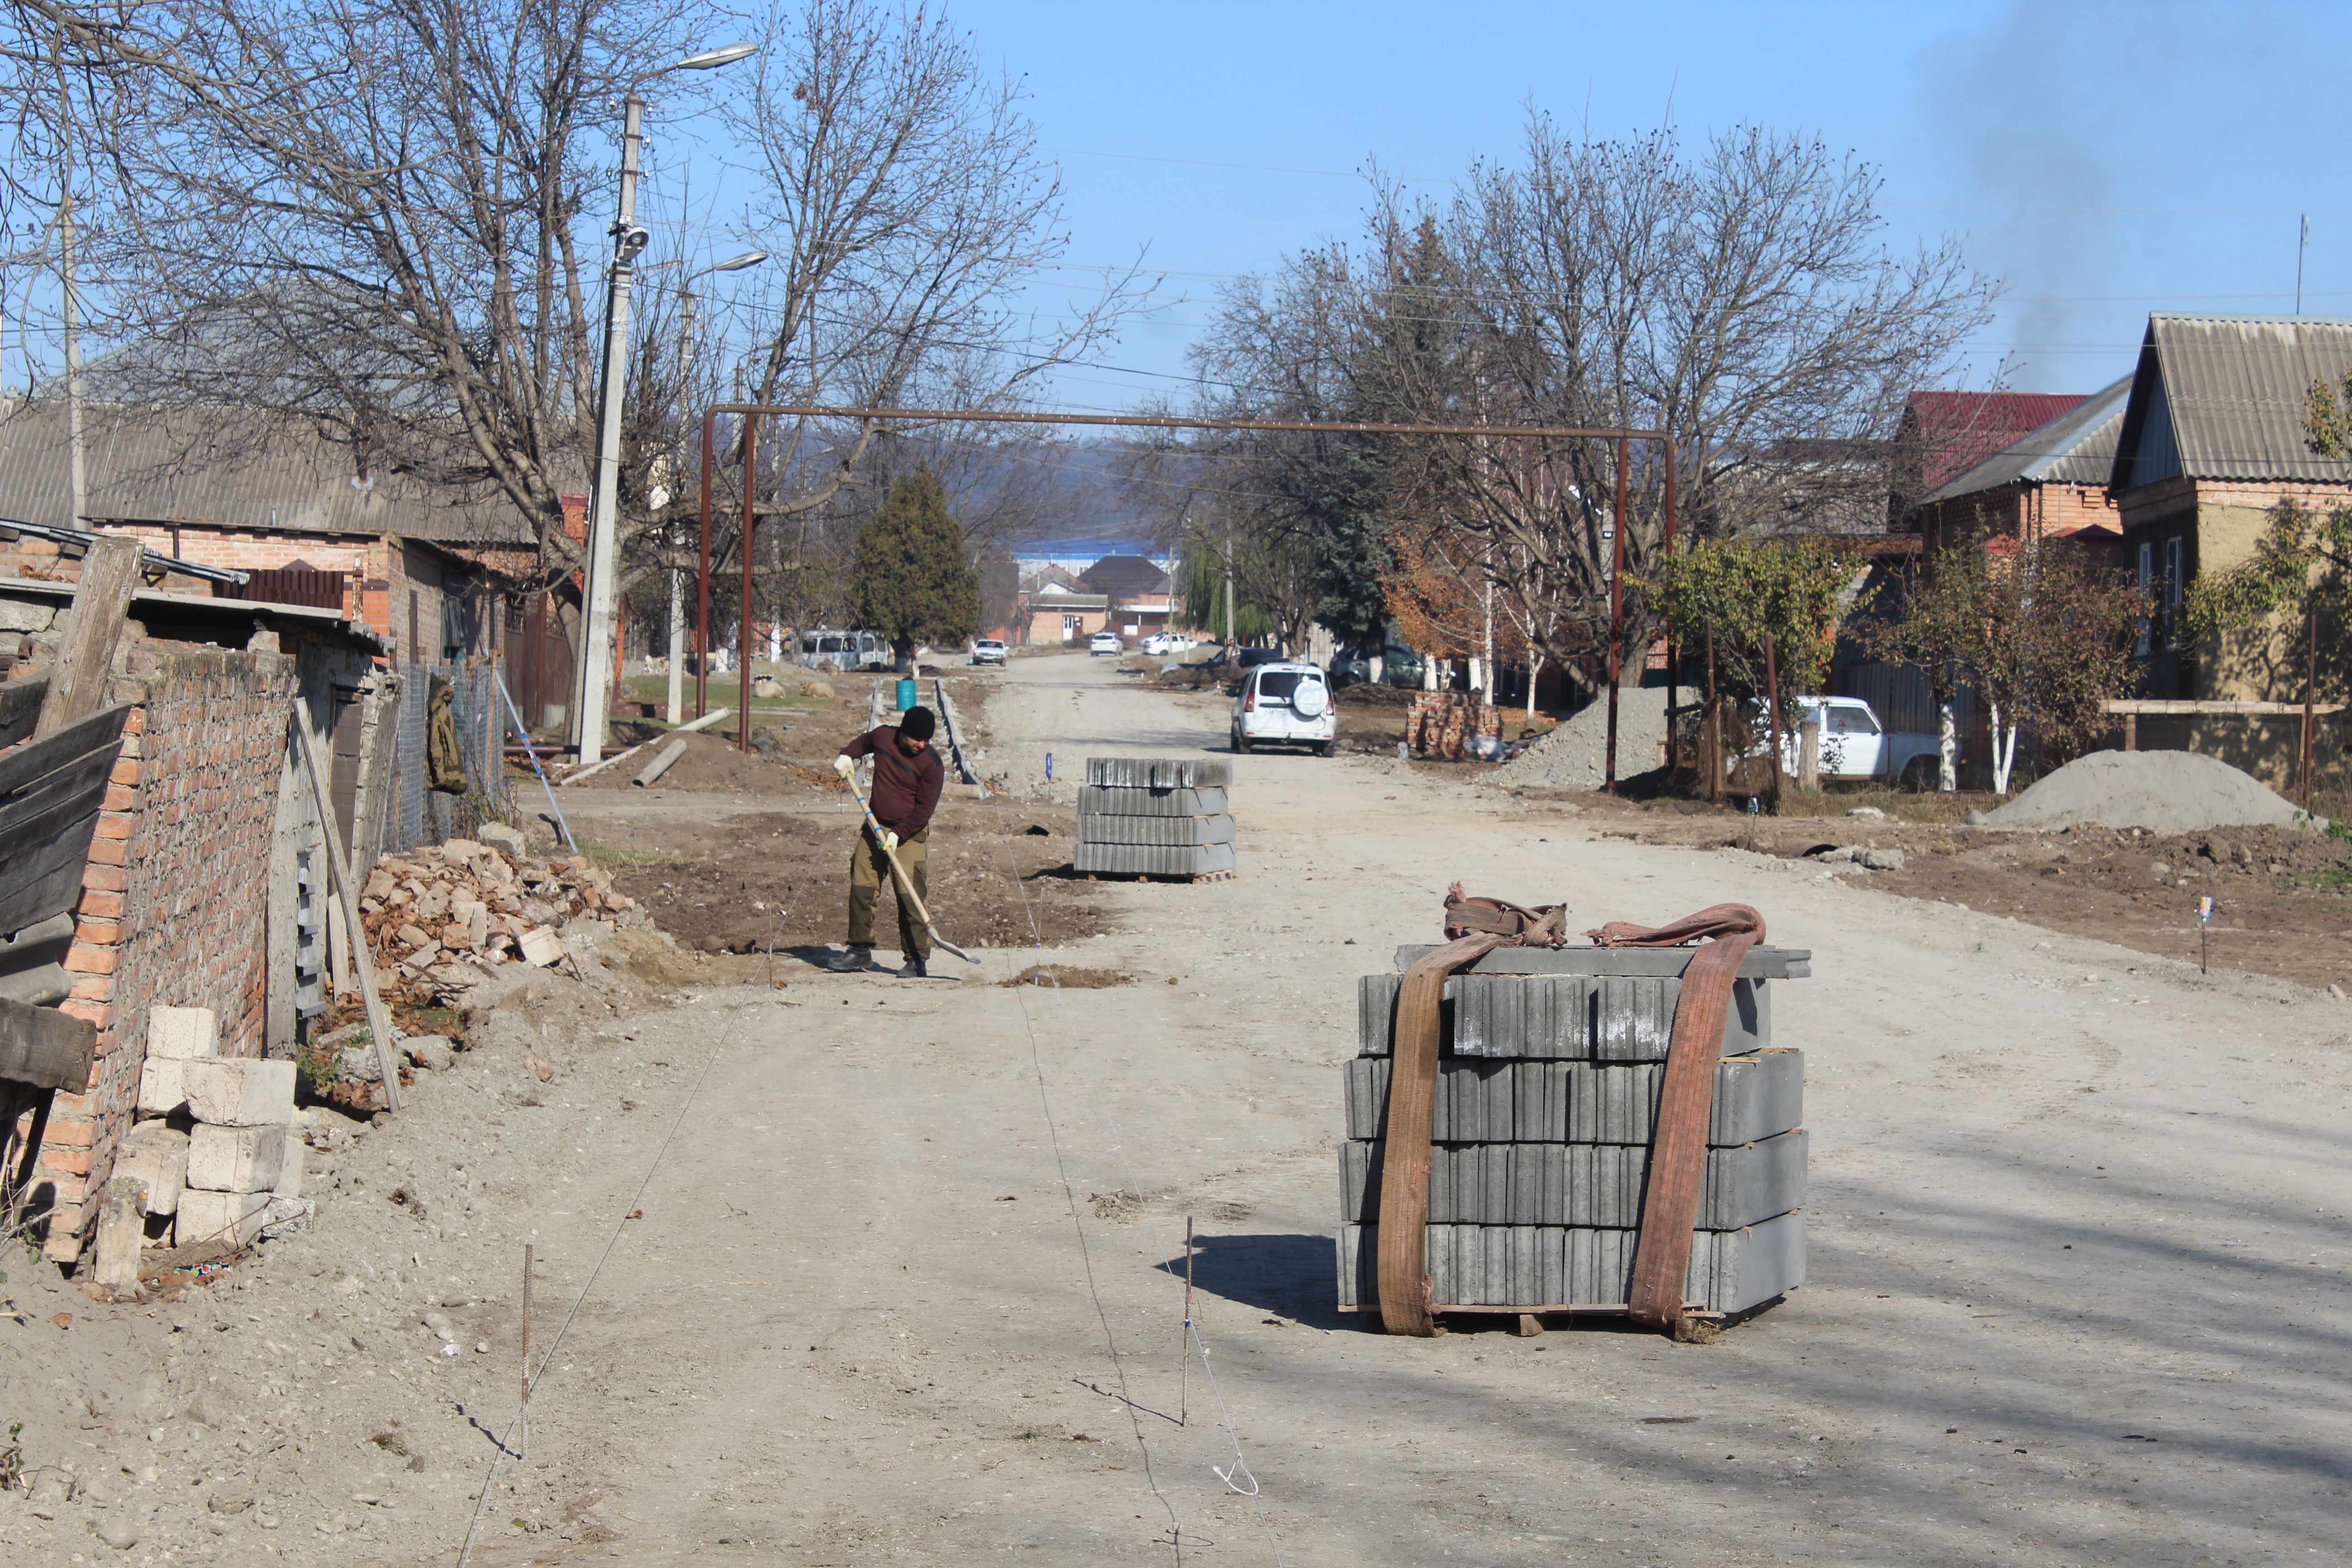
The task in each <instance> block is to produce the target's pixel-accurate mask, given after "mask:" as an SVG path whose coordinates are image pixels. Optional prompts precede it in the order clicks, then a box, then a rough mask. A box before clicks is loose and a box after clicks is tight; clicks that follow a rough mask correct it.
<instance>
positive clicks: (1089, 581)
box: [1078, 555, 1171, 647]
mask: <svg viewBox="0 0 2352 1568" xmlns="http://www.w3.org/2000/svg"><path fill="white" fill-rule="evenodd" d="M1078 581H1079V582H1080V583H1082V584H1085V585H1086V586H1087V587H1088V588H1091V589H1093V590H1094V591H1095V592H1096V593H1097V594H1100V595H1103V596H1104V599H1105V600H1106V613H1105V616H1104V624H1105V625H1107V626H1109V627H1110V629H1111V630H1113V631H1115V632H1117V633H1118V635H1119V636H1120V637H1123V638H1125V639H1126V641H1127V643H1128V645H1129V647H1133V646H1134V645H1135V644H1136V643H1138V642H1140V641H1141V640H1142V639H1144V638H1145V637H1150V636H1151V635H1152V634H1153V633H1154V632H1164V631H1166V630H1167V629H1168V624H1169V622H1168V616H1169V609H1170V605H1171V597H1170V589H1171V584H1170V583H1169V581H1168V574H1167V573H1166V572H1164V571H1162V570H1160V567H1159V566H1157V565H1156V564H1154V563H1152V562H1150V560H1147V559H1146V558H1145V557H1143V556H1140V555H1106V556H1104V557H1103V558H1102V559H1101V560H1099V561H1097V562H1096V563H1094V564H1093V565H1091V566H1089V567H1087V569H1086V570H1085V571H1084V572H1082V573H1080V574H1079V575H1078Z"/></svg>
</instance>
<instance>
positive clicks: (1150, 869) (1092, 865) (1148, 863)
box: [1070, 844, 1236, 877]
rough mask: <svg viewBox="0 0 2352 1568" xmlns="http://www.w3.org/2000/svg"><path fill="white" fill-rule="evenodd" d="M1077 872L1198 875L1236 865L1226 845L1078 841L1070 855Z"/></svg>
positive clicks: (1228, 869) (1224, 869)
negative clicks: (1178, 845)
mask: <svg viewBox="0 0 2352 1568" xmlns="http://www.w3.org/2000/svg"><path fill="white" fill-rule="evenodd" d="M1070 864H1071V866H1072V867H1073V868H1075V869H1076V870H1078V871H1081V872H1087V871H1095V872H1113V873H1118V874H1121V875H1129V876H1152V877H1201V876H1207V875H1210V874H1211V873H1213V872H1217V871H1230V870H1232V869H1233V868H1234V865H1235V864H1236V860H1235V858H1234V847H1233V846H1232V845H1230V844H1195V845H1192V846H1191V847H1160V846H1153V845H1146V844H1080V845H1079V846H1078V847H1077V848H1076V851H1074V852H1073V853H1072V855H1071V857H1070Z"/></svg>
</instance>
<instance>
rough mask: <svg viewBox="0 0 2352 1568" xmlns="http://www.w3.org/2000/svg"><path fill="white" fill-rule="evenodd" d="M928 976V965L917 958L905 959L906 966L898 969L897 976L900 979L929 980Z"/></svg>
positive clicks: (929, 974) (929, 973)
mask: <svg viewBox="0 0 2352 1568" xmlns="http://www.w3.org/2000/svg"><path fill="white" fill-rule="evenodd" d="M930 977H931V972H930V969H929V966H927V965H926V964H925V963H923V961H922V960H921V959H919V958H910V959H908V960H907V967H906V968H904V969H902V970H900V971H898V978H899V979H901V980H929V978H930Z"/></svg>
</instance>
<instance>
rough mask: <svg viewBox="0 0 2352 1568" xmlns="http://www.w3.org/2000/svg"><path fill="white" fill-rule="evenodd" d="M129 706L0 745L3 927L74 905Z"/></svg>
mask: <svg viewBox="0 0 2352 1568" xmlns="http://www.w3.org/2000/svg"><path fill="white" fill-rule="evenodd" d="M129 712H130V710H129V709H128V708H124V707H115V708H110V709H108V710H106V711H105V712H103V713H99V714H93V715H92V716H91V717H89V719H86V720H84V721H82V722H80V723H79V724H75V725H72V726H70V727H68V728H67V729H64V730H60V731H57V732H55V733H54V734H49V735H44V736H42V737H41V738H40V739H38V740H37V741H27V742H24V743H23V744H21V745H19V746H17V747H16V748H15V749H14V750H12V751H8V752H0V931H22V930H24V929H25V928H26V927H27V926H30V925H35V924H37V923H38V922H40V921H46V920H48V919H50V918H52V917H54V916H56V915H59V914H62V913H64V912H65V911H66V910H70V909H72V908H73V906H74V903H75V901H76V900H78V899H79V897H80V896H81V879H82V868H83V865H84V863H85V862H86V861H87V860H88V859H89V841H90V836H91V834H92V833H93V832H94V831H95V830H96V828H97V826H98V812H99V807H100V804H101V803H102V802H103V800H104V799H105V795H106V781H107V775H108V774H109V773H110V772H112V770H113V767H114V759H115V756H116V754H117V753H118V752H120V751H121V746H122V737H121V730H122V721H123V718H124V716H125V715H126V714H128V713H129Z"/></svg>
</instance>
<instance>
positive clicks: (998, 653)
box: [971, 637, 1004, 664]
mask: <svg viewBox="0 0 2352 1568" xmlns="http://www.w3.org/2000/svg"><path fill="white" fill-rule="evenodd" d="M971 662H972V663H974V664H1003V662H1004V645H1003V643H1002V642H999V641H998V640H997V639H996V638H994V637H982V638H980V639H978V640H977V641H975V642H974V643H973V644H972V645H971Z"/></svg>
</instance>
